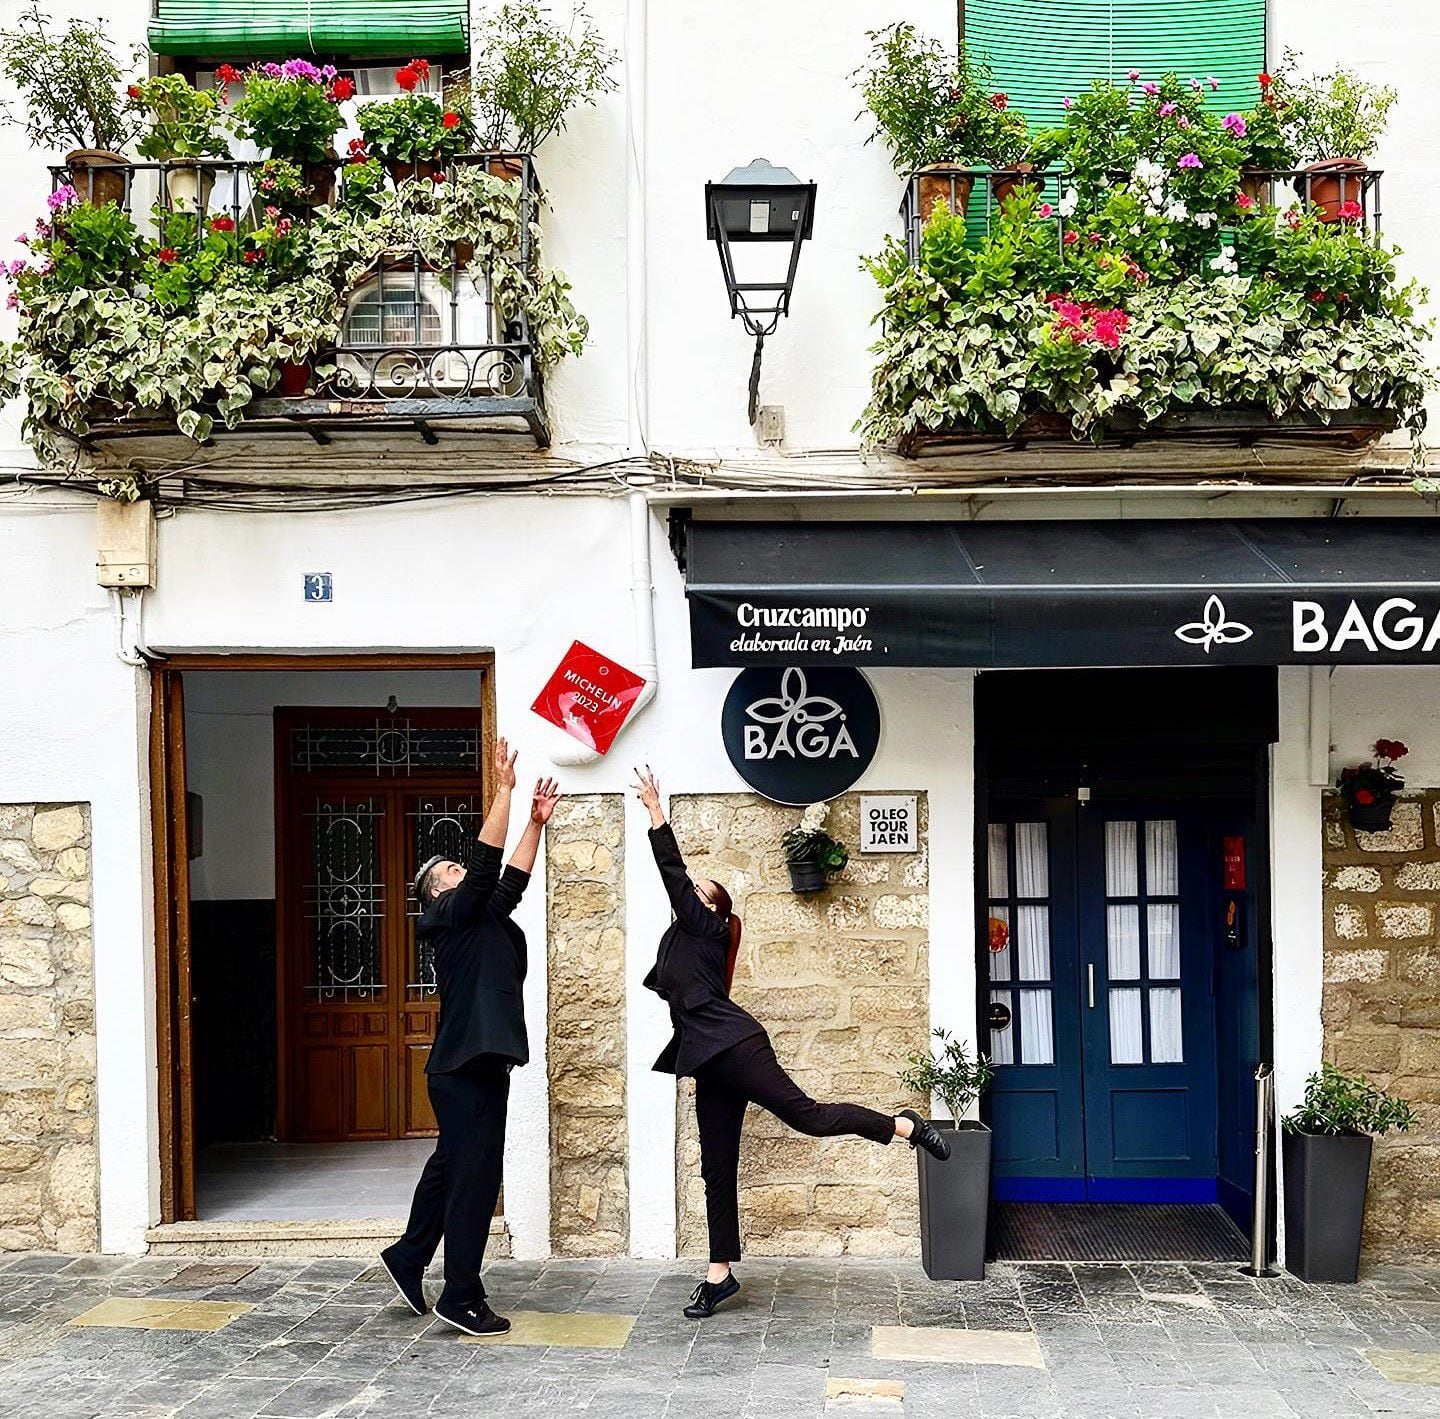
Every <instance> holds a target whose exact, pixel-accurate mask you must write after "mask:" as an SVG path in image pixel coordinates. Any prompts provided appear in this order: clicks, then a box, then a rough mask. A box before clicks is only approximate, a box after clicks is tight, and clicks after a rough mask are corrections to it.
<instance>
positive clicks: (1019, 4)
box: [965, 0, 1265, 128]
mask: <svg viewBox="0 0 1440 1419" xmlns="http://www.w3.org/2000/svg"><path fill="white" fill-rule="evenodd" d="M965 39H966V43H967V45H968V46H969V48H970V51H971V52H972V53H973V54H976V55H979V56H982V57H984V58H987V59H988V60H989V61H990V65H991V67H992V68H993V69H994V71H995V77H996V79H997V80H998V81H999V83H1000V85H1001V87H1002V88H1003V89H1004V90H1005V92H1006V93H1007V94H1008V95H1009V97H1010V102H1011V104H1012V105H1013V106H1014V107H1016V108H1018V109H1020V111H1021V112H1022V113H1024V115H1025V116H1026V118H1028V119H1029V120H1030V125H1031V127H1032V128H1050V127H1053V126H1055V125H1056V124H1058V123H1059V122H1060V121H1061V119H1062V118H1063V117H1064V111H1063V109H1062V108H1061V106H1060V101H1061V99H1063V98H1064V97H1065V95H1066V94H1075V93H1079V92H1080V90H1082V89H1084V88H1087V87H1088V86H1089V84H1090V81H1091V80H1092V79H1111V80H1113V81H1115V82H1117V83H1121V84H1123V83H1126V82H1127V78H1126V75H1127V74H1128V72H1129V71H1130V70H1131V69H1138V70H1140V72H1141V73H1142V74H1143V75H1144V77H1145V78H1146V79H1158V78H1160V76H1161V75H1162V74H1167V73H1169V72H1170V71H1171V70H1173V71H1174V72H1175V73H1177V74H1179V75H1180V77H1181V78H1182V79H1189V78H1191V77H1192V76H1193V77H1195V78H1199V79H1204V78H1207V77H1210V76H1212V75H1213V76H1214V77H1215V78H1217V79H1219V80H1220V88H1219V90H1218V91H1217V92H1216V93H1215V94H1214V96H1213V97H1207V104H1206V107H1207V108H1210V107H1212V106H1213V107H1215V108H1217V109H1219V111H1220V112H1222V113H1231V112H1234V111H1236V110H1238V109H1245V108H1250V107H1252V106H1253V105H1254V104H1255V102H1256V100H1257V99H1258V98H1259V96H1260V85H1259V82H1258V81H1257V79H1256V76H1257V75H1258V74H1259V73H1260V71H1261V70H1262V69H1264V67H1265V0H967V3H966V5H965ZM1208 94H1209V91H1208V90H1207V96H1208ZM1222 105H1223V107H1222Z"/></svg>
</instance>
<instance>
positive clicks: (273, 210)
mask: <svg viewBox="0 0 1440 1419" xmlns="http://www.w3.org/2000/svg"><path fill="white" fill-rule="evenodd" d="M1180 161H1181V162H1182V163H1183V162H1184V161H1185V159H1184V158H1181V159H1180ZM265 215H266V216H267V217H269V218H270V220H271V221H272V222H273V221H274V220H275V218H276V217H278V216H279V215H280V209H279V208H278V207H267V208H266V209H265Z"/></svg>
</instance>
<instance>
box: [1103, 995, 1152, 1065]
mask: <svg viewBox="0 0 1440 1419" xmlns="http://www.w3.org/2000/svg"><path fill="white" fill-rule="evenodd" d="M1144 1059H1145V1050H1144V1042H1143V1039H1142V1036H1141V1030H1140V992H1139V991H1138V990H1135V989H1126V990H1112V991H1111V992H1110V1063H1111V1064H1142V1063H1143V1062H1144Z"/></svg>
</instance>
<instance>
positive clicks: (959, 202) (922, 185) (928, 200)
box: [916, 163, 975, 226]
mask: <svg viewBox="0 0 1440 1419" xmlns="http://www.w3.org/2000/svg"><path fill="white" fill-rule="evenodd" d="M916 185H917V188H918V191H917V192H916V197H917V198H918V200H919V203H920V225H921V226H924V225H925V223H926V222H928V221H929V220H930V218H931V217H933V216H934V215H935V213H936V212H937V211H944V212H950V213H952V214H953V215H955V216H957V217H963V216H964V215H965V208H966V207H967V206H968V205H969V202H970V189H971V188H972V187H973V186H974V185H975V180H974V179H973V178H972V177H970V176H969V174H967V173H962V172H960V171H959V170H958V169H957V168H956V167H955V165H954V163H931V164H930V166H929V167H925V168H921V169H920V172H919V175H918V176H917V178H916Z"/></svg>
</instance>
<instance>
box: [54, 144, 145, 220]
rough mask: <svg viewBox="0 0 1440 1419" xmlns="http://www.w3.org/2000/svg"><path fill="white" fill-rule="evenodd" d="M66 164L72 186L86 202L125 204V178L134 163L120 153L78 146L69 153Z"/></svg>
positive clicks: (96, 204) (94, 204) (93, 203)
mask: <svg viewBox="0 0 1440 1419" xmlns="http://www.w3.org/2000/svg"><path fill="white" fill-rule="evenodd" d="M65 163H66V166H67V167H69V169H70V186H71V187H73V188H74V189H75V191H76V192H78V193H79V194H80V198H81V200H82V201H85V202H89V203H90V204H91V205H92V206H95V207H100V206H103V205H104V204H105V203H106V202H114V203H115V204H116V205H117V206H120V205H123V204H124V201H125V178H126V174H127V173H128V172H129V171H130V164H129V163H128V162H126V160H125V159H124V158H123V157H122V156H121V155H120V154H119V153H112V152H110V151H109V149H107V148H76V149H75V151H74V152H73V153H66V155H65Z"/></svg>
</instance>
